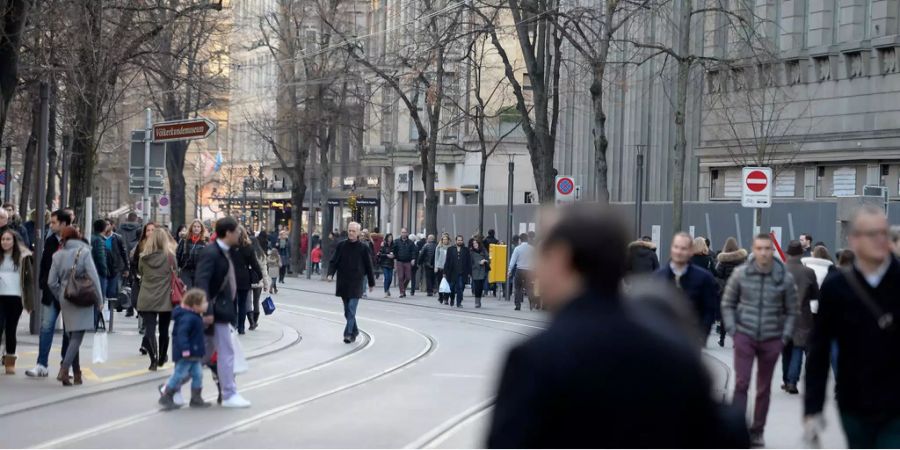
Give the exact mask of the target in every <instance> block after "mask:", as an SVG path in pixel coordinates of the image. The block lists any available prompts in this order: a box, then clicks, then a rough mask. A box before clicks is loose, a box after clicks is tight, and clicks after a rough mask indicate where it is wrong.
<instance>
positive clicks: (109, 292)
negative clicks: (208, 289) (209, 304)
mask: <svg viewBox="0 0 900 450" xmlns="http://www.w3.org/2000/svg"><path fill="white" fill-rule="evenodd" d="M100 286H101V287H102V290H103V296H105V297H106V298H116V297H118V296H119V276H118V275H113V276H111V277H100ZM188 289H190V288H188Z"/></svg>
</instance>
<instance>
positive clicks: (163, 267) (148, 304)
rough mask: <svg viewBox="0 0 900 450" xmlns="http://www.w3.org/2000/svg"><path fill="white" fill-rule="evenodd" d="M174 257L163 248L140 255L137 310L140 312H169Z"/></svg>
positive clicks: (170, 308) (170, 307)
mask: <svg viewBox="0 0 900 450" xmlns="http://www.w3.org/2000/svg"><path fill="white" fill-rule="evenodd" d="M174 263H175V257H174V256H173V255H171V254H169V253H168V252H165V251H163V250H157V251H155V252H153V253H151V254H149V255H143V256H141V259H140V262H138V273H140V275H141V290H140V293H138V299H137V310H138V311H141V312H169V311H171V310H172V271H173V270H174V267H173V265H174Z"/></svg>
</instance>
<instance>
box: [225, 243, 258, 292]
mask: <svg viewBox="0 0 900 450" xmlns="http://www.w3.org/2000/svg"><path fill="white" fill-rule="evenodd" d="M231 261H232V262H233V263H234V279H235V281H237V289H238V290H239V291H246V290H249V289H250V285H252V284H256V283H258V282H259V280H260V279H262V268H260V267H259V262H258V261H257V260H256V255H255V252H254V251H253V246H251V245H246V246H243V247H239V246H235V247H231Z"/></svg>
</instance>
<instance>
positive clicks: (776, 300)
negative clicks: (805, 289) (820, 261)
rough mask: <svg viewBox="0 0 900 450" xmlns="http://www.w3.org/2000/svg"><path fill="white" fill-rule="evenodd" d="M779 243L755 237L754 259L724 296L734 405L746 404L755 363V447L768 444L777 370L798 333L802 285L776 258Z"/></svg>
mask: <svg viewBox="0 0 900 450" xmlns="http://www.w3.org/2000/svg"><path fill="white" fill-rule="evenodd" d="M774 256H775V246H774V244H773V242H772V238H771V237H769V235H767V234H760V235H758V236H756V238H754V239H753V258H752V259H751V260H750V261H749V262H748V263H747V264H744V265H742V266H740V267H738V268H736V269H734V272H732V274H731V278H729V279H728V284H726V285H725V293H724V294H723V295H722V322H723V324H724V325H725V330H726V331H727V332H728V334H729V335H731V336H732V337H733V338H734V371H735V375H736V378H737V380H736V383H735V386H734V399H733V402H734V404H735V405H736V406H737V407H738V409H739V410H741V411H744V410H746V408H747V391H748V389H749V388H750V376H751V374H752V371H753V362H754V360H757V363H758V364H759V366H758V369H757V375H756V407H755V411H754V413H753V424H752V425H751V426H750V441H751V445H752V446H753V447H756V448H759V447H764V446H765V441H764V440H763V432H764V430H765V426H766V416H767V415H768V413H769V397H770V394H771V389H772V373H773V372H774V371H775V363H777V362H778V356H779V355H780V354H781V350H782V348H783V347H784V344H785V343H787V342H788V341H789V340H790V339H791V337H792V335H793V333H794V321H795V320H796V317H797V289H796V287H795V284H794V277H793V276H791V274H790V272H788V270H787V269H785V267H784V265H783V264H782V263H781V262H779V261H775V258H774Z"/></svg>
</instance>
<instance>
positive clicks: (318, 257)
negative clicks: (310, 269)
mask: <svg viewBox="0 0 900 450" xmlns="http://www.w3.org/2000/svg"><path fill="white" fill-rule="evenodd" d="M312 262H314V263H317V262H322V249H321V248H314V249H313V251H312Z"/></svg>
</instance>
